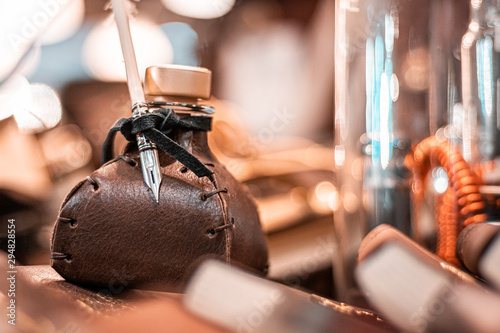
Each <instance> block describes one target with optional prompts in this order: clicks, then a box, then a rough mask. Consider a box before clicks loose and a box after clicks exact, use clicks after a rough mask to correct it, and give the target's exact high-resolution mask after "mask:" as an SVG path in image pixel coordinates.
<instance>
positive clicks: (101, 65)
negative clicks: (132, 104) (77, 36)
mask: <svg viewBox="0 0 500 333" xmlns="http://www.w3.org/2000/svg"><path fill="white" fill-rule="evenodd" d="M130 30H131V34H132V39H133V42H134V48H135V55H136V58H137V65H138V67H139V74H140V75H141V76H143V75H144V71H145V70H146V68H147V67H148V66H151V65H157V64H169V63H172V60H173V51H172V46H171V44H170V41H169V40H168V38H167V37H166V36H165V34H164V33H163V32H162V31H161V29H160V28H159V27H157V26H155V25H153V24H152V23H149V22H146V21H134V20H131V21H130ZM83 60H84V63H85V65H86V67H87V69H88V71H89V73H90V74H91V75H92V76H94V77H95V78H96V79H98V80H102V81H125V80H126V74H125V65H124V62H123V54H122V51H121V47H120V40H119V37H118V30H117V28H116V24H114V23H113V24H109V25H107V24H100V25H98V26H96V27H95V28H94V29H93V30H92V31H91V32H90V34H89V35H88V37H87V39H86V40H85V44H84V45H83Z"/></svg>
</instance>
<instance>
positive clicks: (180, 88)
mask: <svg viewBox="0 0 500 333" xmlns="http://www.w3.org/2000/svg"><path fill="white" fill-rule="evenodd" d="M144 83H145V90H146V94H148V95H150V96H165V97H170V96H174V97H180V98H181V99H194V100H197V99H204V100H207V99H209V98H210V96H211V83H212V72H211V71H210V70H208V69H206V68H202V67H191V66H181V65H156V66H150V67H148V68H147V69H146V76H145V79H144Z"/></svg>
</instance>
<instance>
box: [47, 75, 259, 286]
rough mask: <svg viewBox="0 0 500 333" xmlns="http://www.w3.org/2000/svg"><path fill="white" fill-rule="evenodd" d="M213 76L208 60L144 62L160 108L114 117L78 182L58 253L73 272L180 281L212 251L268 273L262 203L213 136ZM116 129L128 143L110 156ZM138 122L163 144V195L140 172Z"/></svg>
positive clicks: (56, 261) (63, 214) (58, 266)
mask: <svg viewBox="0 0 500 333" xmlns="http://www.w3.org/2000/svg"><path fill="white" fill-rule="evenodd" d="M210 81H211V72H210V71H209V70H207V69H204V68H197V67H186V66H153V67H149V68H148V69H147V70H146V78H145V86H146V92H147V94H148V96H149V100H148V108H150V110H153V112H151V113H147V114H145V115H143V116H141V117H138V118H129V119H121V120H119V121H118V122H117V123H116V124H115V126H114V127H113V128H112V129H111V131H110V132H109V134H108V137H107V139H106V141H105V143H104V147H103V160H104V162H105V163H104V164H103V165H102V166H101V167H100V168H99V169H97V170H96V171H94V172H93V173H92V174H91V175H90V176H88V177H87V178H86V179H85V180H83V181H81V182H80V183H79V184H77V185H76V186H75V187H74V188H73V189H72V190H71V192H70V193H69V194H68V196H67V197H66V199H65V200H64V202H63V204H62V207H61V209H60V212H59V216H58V218H57V221H56V223H55V227H54V231H53V236H52V244H51V259H52V266H53V268H54V269H55V270H56V271H57V272H58V273H59V274H60V275H61V276H62V277H64V278H65V279H66V280H67V281H70V282H73V283H76V284H81V285H88V286H94V287H102V288H111V287H116V286H117V285H120V286H124V287H137V288H147V289H156V290H167V291H180V290H182V288H183V286H184V284H185V282H186V280H187V278H188V277H189V276H188V275H189V273H190V272H191V271H192V270H193V269H194V267H193V266H195V265H196V264H198V263H201V261H202V259H204V258H206V257H211V258H213V257H216V258H220V259H223V260H224V261H225V262H227V263H234V264H237V265H239V266H242V267H246V268H248V269H251V270H253V271H255V272H258V273H259V272H260V273H261V274H265V273H266V271H267V261H268V254H267V247H266V242H265V238H264V234H263V232H262V229H261V226H260V221H259V216H258V213H257V209H256V206H255V204H254V202H253V200H252V198H251V197H250V196H249V193H248V191H247V189H246V187H245V186H244V185H242V184H240V183H239V182H238V181H236V180H235V179H234V178H233V177H232V176H231V175H230V174H229V172H228V171H227V170H226V169H225V167H224V166H223V165H221V163H219V161H218V160H217V159H216V158H215V156H214V155H213V154H212V152H211V151H210V149H209V147H208V144H207V131H209V130H210V129H211V120H212V119H211V117H210V113H212V112H213V109H212V108H211V107H209V106H206V105H202V104H201V101H203V100H207V99H208V98H210V84H211V82H210ZM117 132H121V134H123V135H124V136H125V138H126V139H127V140H128V141H129V143H128V144H127V146H126V148H125V150H124V151H123V153H122V154H121V155H119V156H117V157H114V158H113V156H112V152H113V141H114V136H115V135H116V133H117ZM139 132H140V133H142V134H143V135H144V136H146V137H147V138H148V139H149V140H150V141H151V142H152V143H153V144H154V145H155V146H156V147H157V149H158V155H159V161H160V167H161V184H160V190H159V196H158V201H156V200H155V198H154V196H153V193H152V191H151V189H149V188H148V187H147V186H145V183H144V180H143V176H142V171H141V168H142V166H141V159H140V158H139V149H138V146H137V144H136V136H137V133H139Z"/></svg>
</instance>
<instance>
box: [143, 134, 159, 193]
mask: <svg viewBox="0 0 500 333" xmlns="http://www.w3.org/2000/svg"><path fill="white" fill-rule="evenodd" d="M137 146H138V147H139V155H140V157H141V166H142V176H143V177H144V182H145V183H146V185H148V187H149V188H150V189H151V191H152V192H153V196H154V197H155V200H156V202H159V200H160V185H161V171H160V161H159V159H158V151H157V149H156V147H155V145H154V144H153V143H151V142H149V141H148V140H147V139H146V137H144V135H142V134H138V135H137Z"/></svg>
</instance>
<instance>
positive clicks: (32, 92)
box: [13, 83, 62, 133]
mask: <svg viewBox="0 0 500 333" xmlns="http://www.w3.org/2000/svg"><path fill="white" fill-rule="evenodd" d="M13 103H14V104H13V108H14V118H15V119H16V122H17V126H18V127H19V130H20V131H21V132H25V133H38V132H41V131H43V130H46V129H49V128H52V127H54V126H55V125H57V123H59V121H60V120H61V113H62V110H61V102H60V100H59V97H58V96H57V94H56V92H55V91H54V89H52V88H51V87H49V86H47V85H45V84H41V83H35V84H31V85H29V86H26V87H24V88H22V89H21V90H19V91H18V92H17V93H16V94H15V95H14V96H13Z"/></svg>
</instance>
